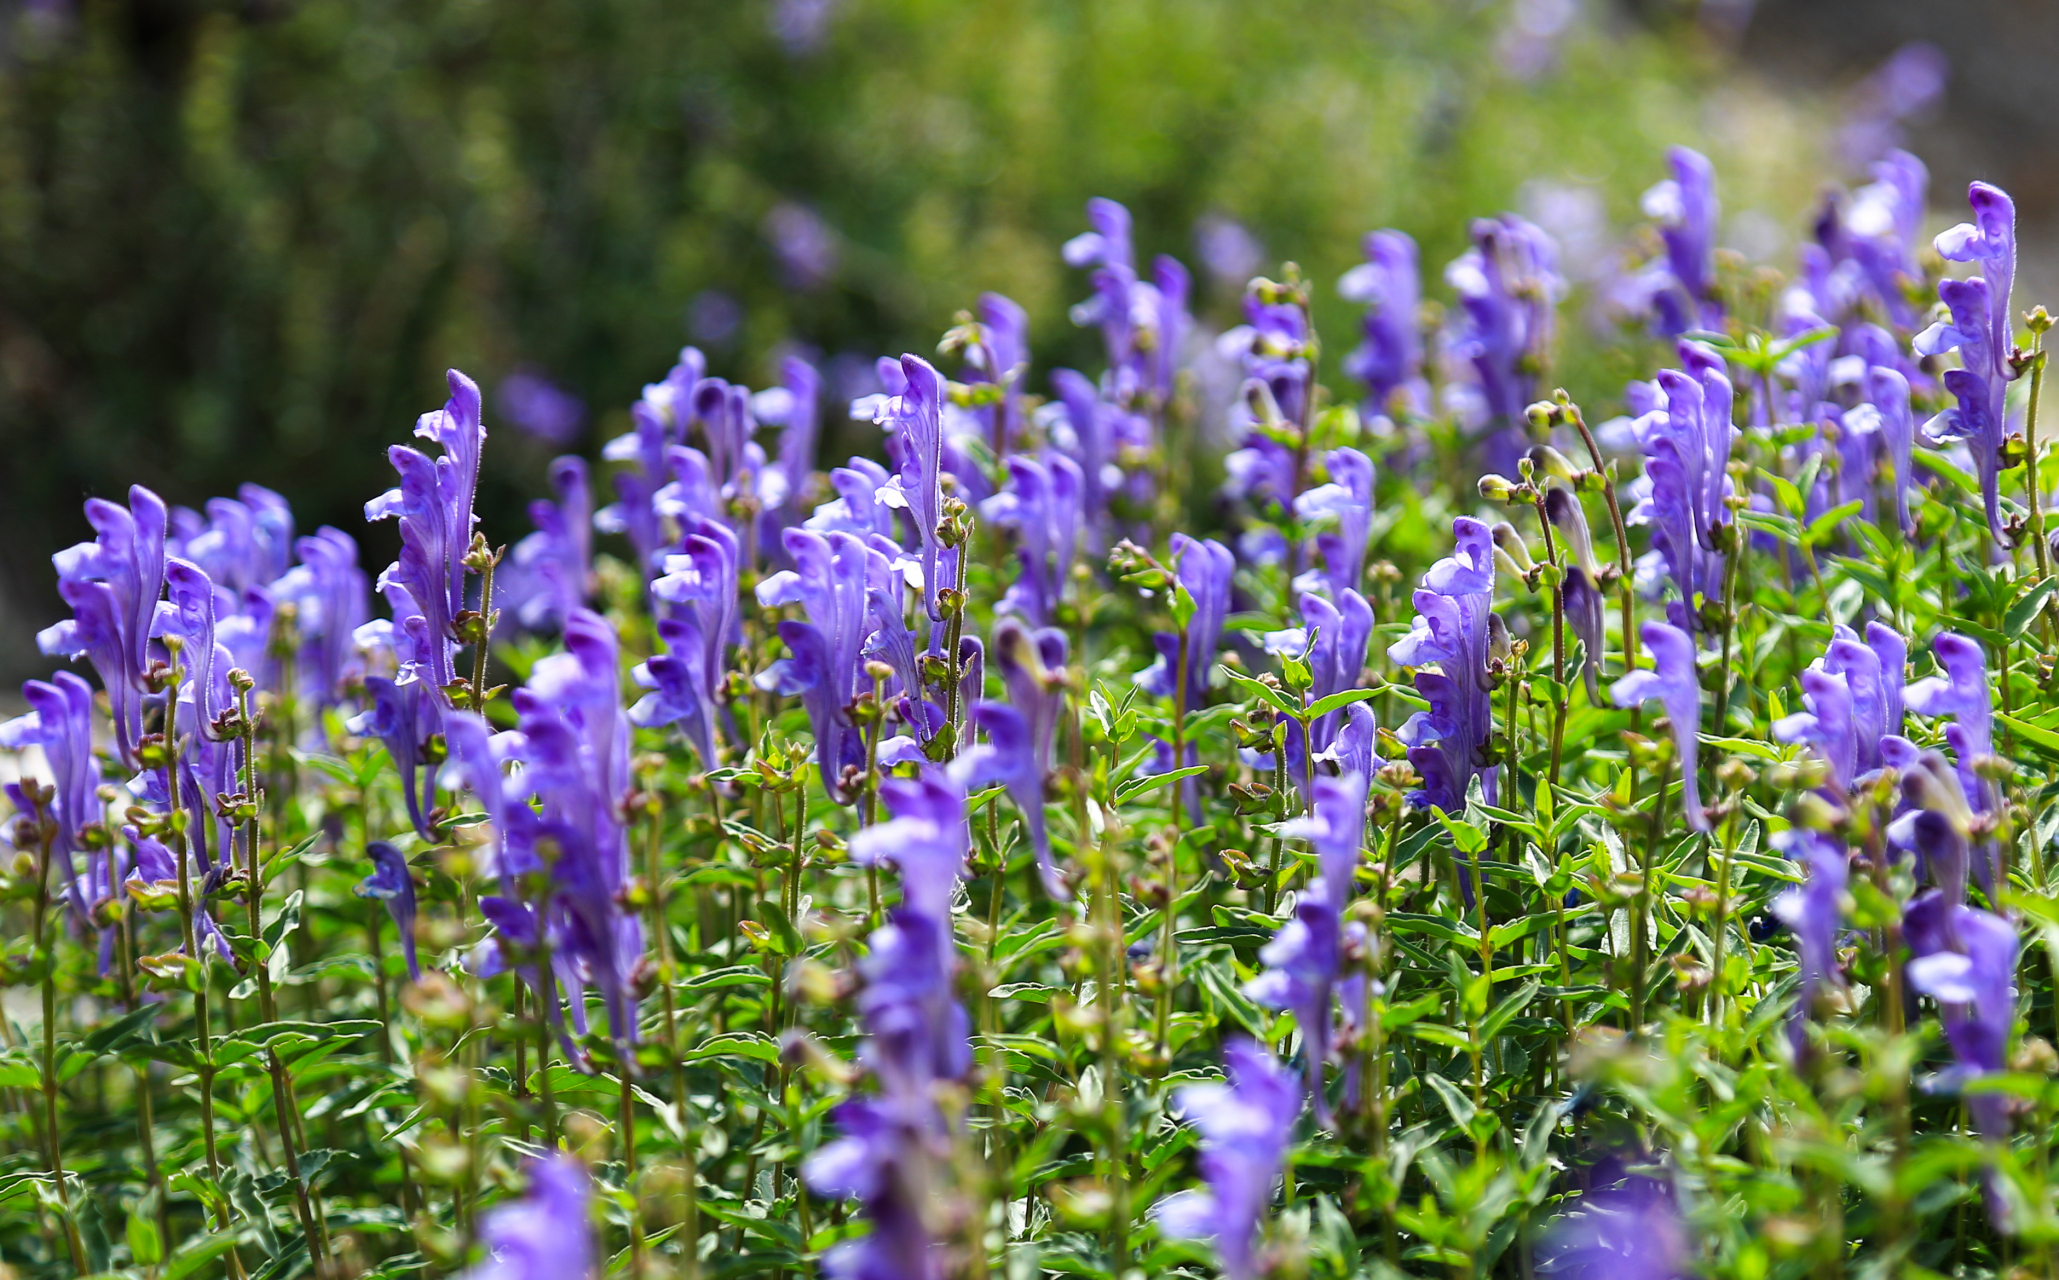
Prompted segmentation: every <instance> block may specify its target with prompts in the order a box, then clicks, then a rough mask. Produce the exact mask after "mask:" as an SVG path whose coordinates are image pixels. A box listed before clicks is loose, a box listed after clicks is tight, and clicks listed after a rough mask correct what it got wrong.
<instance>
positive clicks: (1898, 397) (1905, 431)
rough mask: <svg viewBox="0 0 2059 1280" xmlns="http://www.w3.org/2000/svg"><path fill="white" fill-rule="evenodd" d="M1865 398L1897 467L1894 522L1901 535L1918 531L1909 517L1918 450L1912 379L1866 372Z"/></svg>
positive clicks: (1883, 371) (1878, 370)
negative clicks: (1911, 395)
mask: <svg viewBox="0 0 2059 1280" xmlns="http://www.w3.org/2000/svg"><path fill="white" fill-rule="evenodd" d="M1866 398H1867V399H1868V400H1870V401H1871V402H1872V403H1873V408H1874V411H1875V412H1877V413H1878V414H1879V415H1880V436H1881V442H1882V443H1883V444H1884V445H1885V446H1886V447H1887V456H1888V461H1889V462H1890V463H1891V464H1892V465H1893V467H1894V486H1895V519H1896V520H1897V521H1899V522H1900V524H1901V526H1902V532H1903V533H1905V534H1907V533H1911V532H1913V531H1914V530H1915V525H1914V524H1913V523H1911V521H1910V518H1909V485H1910V467H1911V466H1912V465H1913V460H1914V457H1915V449H1916V419H1915V417H1914V415H1913V414H1911V412H1910V409H1909V380H1908V379H1907V378H1905V377H1903V376H1902V374H1901V371H1900V370H1898V369H1889V368H1884V367H1882V366H1879V365H1875V366H1874V367H1872V368H1870V369H1868V370H1867V371H1866Z"/></svg>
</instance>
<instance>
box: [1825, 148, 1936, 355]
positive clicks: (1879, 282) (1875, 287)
mask: <svg viewBox="0 0 2059 1280" xmlns="http://www.w3.org/2000/svg"><path fill="white" fill-rule="evenodd" d="M1929 189H1930V171H1929V170H1928V169H1926V168H1924V167H1923V162H1922V161H1921V160H1918V159H1917V158H1916V157H1915V156H1912V155H1910V154H1909V153H1908V152H1906V151H1890V152H1888V153H1887V155H1886V156H1885V157H1883V158H1882V159H1881V160H1879V161H1877V162H1876V163H1875V164H1874V165H1873V181H1872V182H1870V183H1868V184H1867V185H1866V186H1863V187H1861V188H1859V189H1858V190H1857V191H1855V192H1853V193H1852V203H1851V208H1850V209H1849V210H1848V211H1847V213H1846V214H1845V218H1844V226H1843V231H1844V243H1845V248H1846V251H1847V252H1848V253H1850V254H1851V256H1852V258H1853V259H1854V260H1855V261H1857V262H1858V263H1859V266H1860V267H1861V269H1862V270H1863V271H1864V272H1865V274H1866V281H1867V284H1868V287H1869V291H1870V292H1871V293H1872V294H1873V296H1874V297H1876V298H1877V299H1879V300H1880V303H1881V305H1882V307H1883V308H1884V309H1885V310H1886V312H1887V315H1888V319H1890V320H1891V321H1893V322H1894V324H1895V325H1896V327H1897V328H1901V329H1907V328H1908V327H1909V325H1910V324H1911V322H1912V321H1913V320H1914V319H1915V313H1914V311H1913V309H1912V308H1911V307H1910V305H1909V298H1908V294H1907V293H1906V291H1905V290H1906V286H1908V285H1909V284H1911V283H1916V282H1920V281H1921V280H1922V279H1923V265H1922V263H1921V262H1920V261H1918V257H1917V237H1918V236H1919V235H1921V234H1922V231H1923V217H1924V213H1925V212H1926V210H1927V208H1928V201H1927V195H1928V192H1929Z"/></svg>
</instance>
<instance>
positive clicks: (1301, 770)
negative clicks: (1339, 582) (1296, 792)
mask: <svg viewBox="0 0 2059 1280" xmlns="http://www.w3.org/2000/svg"><path fill="white" fill-rule="evenodd" d="M1372 638H1373V607H1372V606H1371V605H1369V604H1367V603H1366V601H1365V597H1364V596H1361V595H1360V594H1359V593H1358V592H1356V591H1352V590H1350V589H1348V588H1347V589H1346V590H1345V591H1343V592H1342V593H1341V594H1339V596H1338V597H1337V601H1336V603H1334V604H1332V603H1331V602H1330V601H1329V600H1326V599H1324V598H1323V597H1322V596H1318V595H1304V596H1302V597H1301V625H1300V626H1298V627H1290V628H1288V629H1287V630H1285V631H1275V632H1271V633H1270V634H1268V635H1267V636H1266V637H1265V641H1264V643H1265V647H1266V649H1267V650H1268V651H1269V652H1272V653H1275V654H1279V655H1282V656H1285V657H1293V658H1296V659H1299V660H1300V661H1302V662H1303V663H1304V664H1305V665H1306V666H1307V668H1308V674H1309V687H1308V690H1307V693H1306V695H1305V697H1306V699H1307V705H1309V706H1313V705H1315V704H1316V703H1318V702H1321V701H1322V700H1323V699H1324V698H1327V697H1329V696H1331V695H1332V694H1338V693H1343V692H1345V691H1347V690H1350V689H1356V688H1359V687H1360V677H1361V676H1362V674H1363V673H1364V671H1365V665H1366V648H1367V646H1368V645H1369V644H1371V642H1372ZM1343 723H1344V713H1343V712H1342V711H1341V710H1339V711H1330V712H1326V713H1324V714H1323V715H1321V716H1319V717H1317V718H1316V720H1315V722H1314V723H1313V724H1311V725H1310V726H1309V730H1310V732H1309V733H1308V735H1307V741H1306V742H1305V743H1304V741H1303V735H1302V732H1301V724H1300V722H1299V721H1297V720H1289V721H1288V722H1287V739H1286V745H1285V747H1284V750H1285V751H1286V753H1287V768H1288V771H1289V772H1290V773H1292V774H1293V776H1294V782H1295V785H1296V786H1306V785H1307V783H1308V777H1307V774H1308V769H1307V766H1306V761H1305V759H1304V756H1319V755H1321V754H1322V753H1324V752H1326V751H1328V750H1329V749H1330V746H1331V744H1332V743H1333V742H1334V740H1335V739H1336V736H1337V730H1338V728H1339V726H1341V725H1342V724H1343Z"/></svg>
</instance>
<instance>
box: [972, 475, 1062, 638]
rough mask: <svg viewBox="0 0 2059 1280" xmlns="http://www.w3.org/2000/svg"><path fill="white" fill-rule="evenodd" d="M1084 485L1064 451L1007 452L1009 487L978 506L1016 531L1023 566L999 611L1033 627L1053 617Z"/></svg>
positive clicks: (983, 512) (1006, 527) (1017, 552)
mask: <svg viewBox="0 0 2059 1280" xmlns="http://www.w3.org/2000/svg"><path fill="white" fill-rule="evenodd" d="M1084 486H1085V481H1084V477H1083V476H1082V475H1081V473H1080V469H1079V467H1078V465H1077V464H1075V463H1074V462H1073V460H1072V459H1071V458H1068V457H1066V456H1065V455H1064V454H1062V453H1056V452H1053V453H1049V454H1046V455H1045V456H1044V457H1043V458H1041V459H1040V458H1035V457H1032V456H1030V455H1028V454H1021V453H1016V454H1010V455H1009V456H1008V487H1007V488H1006V489H1004V490H1002V491H1001V492H1000V493H997V494H995V495H994V496H993V497H991V498H988V499H987V500H986V501H985V502H984V503H982V504H981V506H980V514H981V515H983V516H985V517H986V518H987V519H989V520H991V521H992V522H993V523H995V524H996V525H999V526H1000V527H1001V528H1004V529H1008V530H1010V531H1011V532H1013V533H1014V535H1015V554H1016V558H1017V560H1018V561H1019V562H1020V563H1021V565H1022V571H1021V573H1019V574H1018V575H1017V576H1016V579H1015V581H1014V582H1013V583H1011V584H1010V585H1009V587H1008V591H1007V594H1006V595H1005V596H1003V597H1002V599H1001V601H1000V603H999V604H998V605H997V606H996V607H997V609H998V610H999V611H1001V612H1005V613H1015V614H1019V615H1021V616H1022V617H1023V618H1024V619H1025V620H1027V621H1028V622H1030V623H1031V624H1032V625H1035V626H1043V625H1045V624H1047V623H1050V622H1055V621H1057V618H1058V609H1059V604H1060V602H1061V601H1062V600H1063V599H1064V597H1065V595H1066V585H1067V583H1068V582H1069V581H1070V580H1071V577H1072V566H1073V561H1074V559H1075V557H1076V556H1077V554H1078V551H1079V545H1080V537H1079V533H1080V524H1081V519H1082V515H1083V510H1082V506H1081V503H1082V499H1083V490H1084Z"/></svg>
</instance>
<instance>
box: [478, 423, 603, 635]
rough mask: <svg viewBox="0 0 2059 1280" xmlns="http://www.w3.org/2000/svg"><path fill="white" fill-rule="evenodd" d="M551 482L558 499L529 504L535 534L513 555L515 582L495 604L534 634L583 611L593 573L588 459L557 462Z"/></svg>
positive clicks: (502, 590)
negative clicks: (574, 611) (509, 612)
mask: <svg viewBox="0 0 2059 1280" xmlns="http://www.w3.org/2000/svg"><path fill="white" fill-rule="evenodd" d="M550 484H551V488H552V490H553V491H555V492H556V493H557V495H558V500H557V501H556V502H551V501H549V500H548V499H544V498H539V499H537V500H536V501H534V502H532V503H530V504H529V522H530V523H531V524H533V525H535V526H536V531H535V532H534V533H531V534H529V535H528V536H526V537H524V538H523V539H522V540H521V541H520V542H518V543H516V544H515V547H514V550H513V551H512V552H511V553H510V554H509V566H508V567H509V568H510V569H512V570H513V571H514V572H513V574H511V575H508V576H510V577H512V578H513V579H514V581H513V582H510V583H508V584H507V585H506V586H503V587H502V589H501V590H500V592H498V595H499V599H498V600H496V601H495V603H496V604H502V605H505V606H508V607H511V608H512V609H513V611H514V614H515V616H516V618H517V619H518V620H519V621H520V622H521V624H522V625H523V626H524V627H526V628H528V629H529V630H532V631H537V630H541V629H543V628H544V627H546V626H550V625H553V624H561V623H562V620H563V619H565V618H567V617H569V616H571V613H572V610H574V609H578V608H582V607H584V605H585V604H586V596H587V589H588V581H589V579H590V578H591V576H592V573H593V568H592V565H593V535H592V529H593V498H592V495H591V492H590V490H589V489H588V487H587V480H586V461H585V460H584V459H583V458H577V457H564V458H554V459H552V460H551V464H550ZM496 585H499V584H498V583H497V584H496Z"/></svg>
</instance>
